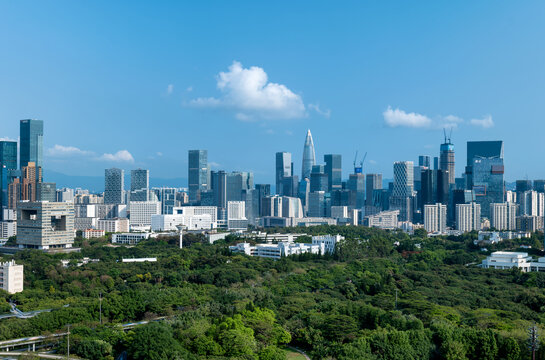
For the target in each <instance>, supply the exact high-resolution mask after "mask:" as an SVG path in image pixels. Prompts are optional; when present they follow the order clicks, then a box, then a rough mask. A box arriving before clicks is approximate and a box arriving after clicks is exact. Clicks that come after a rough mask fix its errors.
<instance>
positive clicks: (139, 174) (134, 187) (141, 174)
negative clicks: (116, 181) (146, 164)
mask: <svg viewBox="0 0 545 360" xmlns="http://www.w3.org/2000/svg"><path fill="white" fill-rule="evenodd" d="M148 199H149V170H146V169H136V170H131V201H148Z"/></svg>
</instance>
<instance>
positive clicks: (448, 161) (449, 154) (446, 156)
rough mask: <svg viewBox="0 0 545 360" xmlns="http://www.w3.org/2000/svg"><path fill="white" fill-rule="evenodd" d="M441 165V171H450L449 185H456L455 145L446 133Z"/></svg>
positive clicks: (442, 147)
mask: <svg viewBox="0 0 545 360" xmlns="http://www.w3.org/2000/svg"><path fill="white" fill-rule="evenodd" d="M439 149H440V152H439V156H440V163H439V169H440V170H443V171H448V183H449V184H454V179H455V176H454V145H453V144H452V142H451V141H450V137H448V138H447V133H446V132H445V142H444V143H443V144H441V146H440V148H439Z"/></svg>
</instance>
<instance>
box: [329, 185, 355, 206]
mask: <svg viewBox="0 0 545 360" xmlns="http://www.w3.org/2000/svg"><path fill="white" fill-rule="evenodd" d="M353 194H354V193H353V192H352V191H350V190H348V189H341V190H333V191H332V192H331V206H350V207H351V208H353V206H352V204H353V203H354V202H355V200H356V199H355V198H354V197H353V196H352V195H353Z"/></svg>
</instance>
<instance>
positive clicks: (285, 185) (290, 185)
mask: <svg viewBox="0 0 545 360" xmlns="http://www.w3.org/2000/svg"><path fill="white" fill-rule="evenodd" d="M298 191H299V177H298V176H286V177H284V178H283V179H282V191H281V193H282V194H283V195H284V196H292V197H297V193H298Z"/></svg>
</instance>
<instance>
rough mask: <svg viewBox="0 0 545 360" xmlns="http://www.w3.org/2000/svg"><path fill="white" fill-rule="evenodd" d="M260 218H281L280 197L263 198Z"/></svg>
mask: <svg viewBox="0 0 545 360" xmlns="http://www.w3.org/2000/svg"><path fill="white" fill-rule="evenodd" d="M261 216H274V217H282V196H278V195H271V196H266V197H264V198H263V207H262V213H261Z"/></svg>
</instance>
